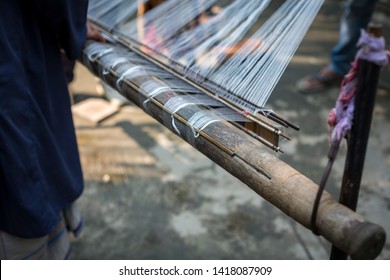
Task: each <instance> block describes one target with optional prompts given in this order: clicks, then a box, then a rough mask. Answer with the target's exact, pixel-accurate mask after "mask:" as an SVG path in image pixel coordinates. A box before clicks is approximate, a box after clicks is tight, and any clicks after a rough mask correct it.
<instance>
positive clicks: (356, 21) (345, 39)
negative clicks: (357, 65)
mask: <svg viewBox="0 0 390 280" xmlns="http://www.w3.org/2000/svg"><path fill="white" fill-rule="evenodd" d="M376 2H377V1H376V0H347V1H346V3H345V8H344V13H343V15H342V18H341V22H340V33H339V41H338V43H337V45H336V46H335V47H334V48H333V49H332V52H331V64H330V69H331V70H332V71H333V72H335V73H337V74H339V75H342V76H344V75H345V74H346V73H347V72H348V71H349V69H350V68H351V65H350V64H351V62H352V61H353V60H354V58H355V55H356V52H357V47H356V44H357V41H358V40H359V37H360V30H361V29H365V28H366V27H367V25H368V23H369V21H370V19H371V16H372V14H373V12H374V8H375V4H376Z"/></svg>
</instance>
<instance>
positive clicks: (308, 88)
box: [297, 67, 343, 93]
mask: <svg viewBox="0 0 390 280" xmlns="http://www.w3.org/2000/svg"><path fill="white" fill-rule="evenodd" d="M342 80H343V76H342V75H339V74H336V73H335V72H333V71H332V70H331V69H330V68H328V67H326V68H324V69H322V70H321V71H320V72H319V73H318V74H316V75H311V76H307V77H306V78H303V79H301V80H299V81H298V83H297V89H298V91H299V92H301V93H317V92H322V91H325V90H328V89H330V88H333V87H338V86H340V85H341V81H342Z"/></svg>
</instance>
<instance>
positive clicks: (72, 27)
mask: <svg viewBox="0 0 390 280" xmlns="http://www.w3.org/2000/svg"><path fill="white" fill-rule="evenodd" d="M34 2H35V5H34V7H35V9H36V12H37V13H38V15H39V18H40V20H41V24H43V25H44V26H45V27H46V28H48V29H50V31H51V32H53V33H54V34H56V36H57V38H58V42H59V44H60V47H61V48H62V49H63V50H64V51H65V53H66V55H67V56H68V58H70V59H76V58H78V56H79V55H80V53H81V50H82V47H83V45H84V43H85V40H86V35H87V29H86V19H87V8H88V0H34Z"/></svg>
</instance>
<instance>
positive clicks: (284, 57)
mask: <svg viewBox="0 0 390 280" xmlns="http://www.w3.org/2000/svg"><path fill="white" fill-rule="evenodd" d="M141 1H144V0H141ZM90 2H91V8H90V14H92V15H93V17H94V18H98V19H100V20H103V21H104V22H105V23H107V24H110V28H112V29H114V30H116V31H117V32H118V33H119V34H125V35H126V36H127V37H130V38H133V39H135V40H143V41H142V42H140V43H143V42H146V43H147V44H148V46H149V47H151V48H152V49H154V50H155V51H157V52H158V53H161V54H162V55H164V56H168V57H169V58H170V59H171V60H173V61H175V62H176V63H178V64H182V65H183V66H184V69H185V72H184V73H183V74H184V75H186V76H187V77H189V78H191V79H193V80H195V81H197V82H198V83H201V84H203V85H204V86H205V87H209V88H211V89H212V90H214V91H215V92H216V94H217V95H220V94H222V96H223V97H224V98H227V99H228V100H230V101H232V102H234V103H235V104H237V105H239V106H240V107H242V108H244V109H246V110H248V111H250V112H254V113H256V112H257V111H259V110H260V109H261V108H262V107H264V105H265V104H266V102H267V100H268V98H269V96H270V94H271V92H272V90H273V89H274V87H275V85H276V84H277V82H278V81H279V79H280V77H281V75H282V73H283V71H284V70H285V68H286V66H287V64H288V62H289V61H290V59H291V57H292V55H293V54H294V52H295V51H296V49H297V47H298V45H299V43H300V41H301V40H302V38H303V36H304V35H305V33H306V31H307V29H308V28H309V26H310V24H311V22H312V21H313V19H314V17H315V16H316V14H317V13H318V10H319V8H320V7H321V5H322V2H323V0H285V1H277V0H248V1H242V0H235V1H231V2H230V4H229V5H227V6H225V7H223V8H222V11H221V12H220V13H219V14H217V15H216V16H214V17H212V18H211V19H209V20H208V21H206V23H200V22H199V18H200V17H201V16H202V15H203V14H204V13H205V12H206V11H207V10H208V9H209V8H210V7H212V5H214V4H219V2H220V1H217V0H167V1H165V2H163V3H162V4H160V5H158V6H157V7H155V8H153V9H152V10H150V11H148V12H147V13H146V14H144V15H143V16H142V18H138V19H130V18H131V16H130V14H135V13H136V6H137V4H138V3H137V1H135V0H134V1H129V0H91V1H90ZM145 3H146V0H145ZM271 4H272V5H271ZM271 6H272V8H273V9H274V7H276V9H274V10H272V9H271ZM265 11H266V12H267V13H265V14H270V13H272V16H270V17H269V18H268V19H264V18H262V17H263V14H264V12H265ZM99 17H100V18H99ZM259 17H260V19H261V21H262V22H264V23H263V25H262V26H261V27H260V28H259V29H258V30H257V31H256V32H254V33H253V34H252V35H249V39H248V41H247V42H246V43H244V44H243V45H242V47H240V48H239V49H238V51H237V52H236V53H234V54H233V55H231V54H230V53H229V51H230V50H231V49H232V48H234V47H235V46H237V44H238V43H239V42H240V41H241V40H242V38H243V37H244V36H246V37H247V38H248V30H249V29H250V28H251V27H252V26H253V25H254V24H256V22H258V20H259ZM137 20H138V21H139V20H141V21H142V22H143V33H144V34H138V33H137V27H139V26H138V25H137ZM110 21H111V23H110ZM118 26H121V27H120V28H119V27H118ZM115 27H118V28H117V29H115ZM175 65H176V64H173V65H172V67H175ZM181 70H183V68H182V69H181Z"/></svg>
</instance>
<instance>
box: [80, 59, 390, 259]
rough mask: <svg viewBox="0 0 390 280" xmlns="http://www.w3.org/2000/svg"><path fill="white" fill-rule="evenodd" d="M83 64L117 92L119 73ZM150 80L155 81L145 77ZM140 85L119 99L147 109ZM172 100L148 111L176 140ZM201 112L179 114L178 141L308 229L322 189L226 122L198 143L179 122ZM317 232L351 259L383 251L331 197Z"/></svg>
mask: <svg viewBox="0 0 390 280" xmlns="http://www.w3.org/2000/svg"><path fill="white" fill-rule="evenodd" d="M81 60H82V62H83V63H84V65H86V66H87V67H88V68H89V69H90V70H91V71H92V72H93V73H94V74H95V75H97V76H101V77H102V78H104V80H105V81H106V82H107V83H109V84H110V85H111V86H113V87H114V88H115V87H116V82H117V80H118V74H116V73H115V70H113V71H110V73H109V74H108V75H105V76H104V77H103V75H101V73H103V70H104V69H107V67H108V65H102V64H101V62H100V61H98V60H97V61H89V60H88V56H87V55H85V54H84V55H83V57H82V58H81ZM147 78H148V79H150V78H151V77H143V79H147ZM154 79H156V78H155V77H154ZM137 83H138V81H127V82H125V83H123V86H122V87H121V94H122V95H124V96H125V97H127V98H128V99H129V100H131V101H132V102H133V103H135V104H136V105H138V106H139V107H140V108H144V106H143V103H144V101H145V100H147V97H145V96H144V95H143V94H142V93H141V92H140V90H139V89H137ZM169 98H170V96H168V94H161V95H159V96H158V97H156V98H155V100H151V101H153V102H148V106H147V108H146V109H145V108H144V110H145V111H146V112H147V113H148V114H149V115H150V116H152V117H153V118H155V119H156V120H157V121H159V122H160V123H162V124H163V125H164V126H166V127H167V128H168V129H170V130H171V131H172V132H174V133H176V134H177V132H176V130H175V129H174V128H173V127H172V122H171V121H170V120H171V115H170V114H169V113H167V112H165V111H164V110H163V106H161V105H159V104H160V103H161V104H164V103H165V102H166V101H167V100H168V99H169ZM197 110H200V109H199V108H198V109H197V107H196V106H191V107H185V108H183V109H181V110H180V118H176V119H177V120H178V121H177V122H176V127H177V129H178V130H179V132H180V135H179V136H180V137H182V138H183V139H184V140H185V141H187V142H188V143H189V144H191V145H192V146H193V147H194V148H196V149H197V150H198V151H200V152H201V153H203V154H204V155H206V156H207V157H209V158H210V159H211V160H212V161H214V162H215V163H217V164H218V165H220V166H221V167H222V168H224V169H225V170H227V171H228V172H229V173H230V174H232V175H233V176H235V177H237V178H238V179H240V180H241V181H242V182H243V183H244V184H246V185H247V186H248V187H250V188H251V189H252V190H254V191H255V192H256V193H257V194H259V195H260V196H261V197H263V198H264V199H266V200H267V201H269V202H270V203H271V204H273V205H275V206H276V207H277V208H279V209H280V210H281V211H283V212H284V213H286V214H287V215H288V216H290V217H291V218H292V219H294V220H295V221H297V222H299V223H300V224H302V225H303V226H305V227H306V228H308V229H310V218H311V212H312V209H313V203H314V200H315V197H316V194H317V191H318V185H317V184H315V183H314V182H313V181H311V180H310V179H308V178H307V177H305V176H304V175H302V174H301V173H299V172H298V171H296V170H294V169H293V168H292V167H290V166H289V165H287V164H286V163H284V162H283V161H281V160H279V159H278V158H276V157H275V156H274V155H273V154H271V153H269V152H268V148H266V147H265V146H264V145H263V144H261V143H259V142H258V141H255V140H254V139H253V138H251V137H250V136H248V135H247V134H245V133H244V132H243V131H241V130H239V129H238V128H236V127H235V126H233V125H231V124H229V123H227V122H215V123H212V124H210V125H209V126H207V127H206V128H205V129H204V131H203V134H200V136H199V137H197V138H195V137H194V134H193V131H192V130H191V128H190V127H189V126H187V125H186V124H185V122H181V121H180V119H187V120H188V119H189V118H190V117H191V116H192V115H193V114H194V113H195V112H196V111H197ZM167 120H168V121H167ZM210 139H211V140H210ZM317 227H318V230H319V234H321V235H323V236H324V237H325V238H326V239H327V240H329V241H330V242H331V243H332V244H335V245H336V246H337V247H339V248H341V249H342V250H344V251H346V252H348V253H349V254H350V255H351V256H352V257H353V258H357V259H360V258H364V259H366V258H369V259H373V258H376V257H377V256H378V254H379V253H380V252H381V250H382V248H383V246H384V240H385V231H384V229H383V228H382V227H380V226H378V225H375V224H372V223H370V222H368V221H366V220H365V219H364V218H363V217H361V216H360V215H358V214H357V213H355V212H353V211H352V210H350V209H348V208H346V207H345V206H342V205H341V204H339V203H338V202H337V201H336V200H335V199H334V198H333V197H332V196H331V195H330V194H329V193H327V192H324V193H323V195H322V198H321V203H320V207H319V209H318V216H317Z"/></svg>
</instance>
